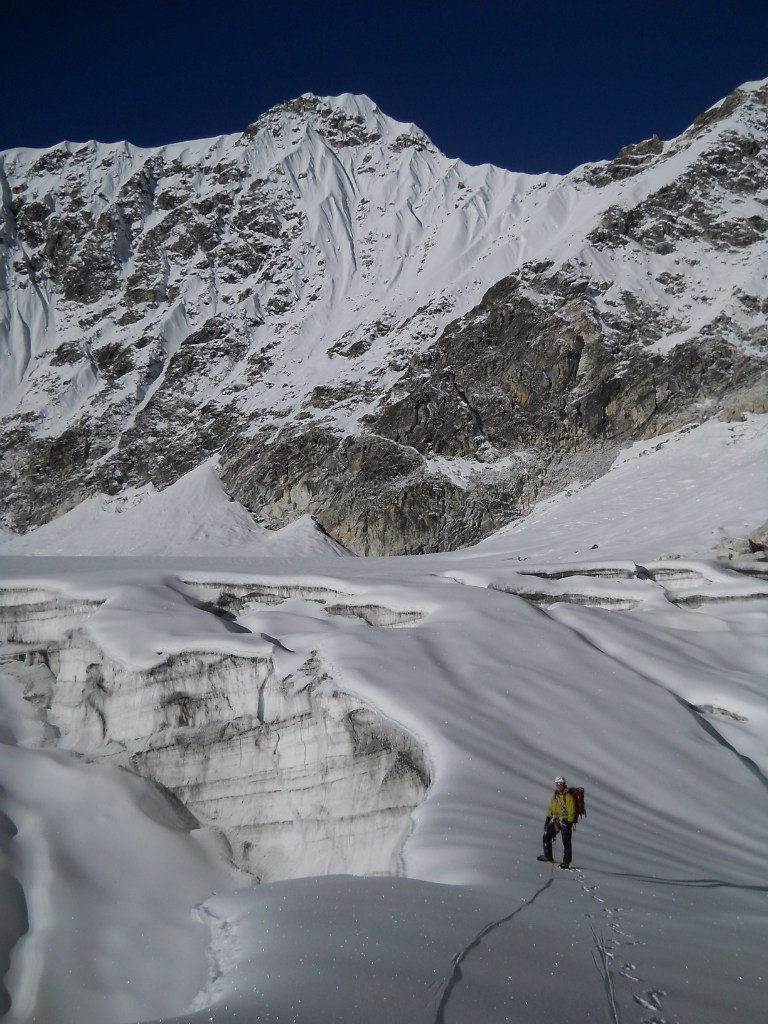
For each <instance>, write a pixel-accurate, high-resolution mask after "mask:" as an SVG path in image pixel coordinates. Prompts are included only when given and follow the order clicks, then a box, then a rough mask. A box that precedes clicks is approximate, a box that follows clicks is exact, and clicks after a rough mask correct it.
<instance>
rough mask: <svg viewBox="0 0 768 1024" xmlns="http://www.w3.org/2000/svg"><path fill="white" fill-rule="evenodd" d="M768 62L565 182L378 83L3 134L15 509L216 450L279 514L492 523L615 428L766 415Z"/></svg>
mask: <svg viewBox="0 0 768 1024" xmlns="http://www.w3.org/2000/svg"><path fill="white" fill-rule="evenodd" d="M767 137H768V85H766V84H765V83H756V84H752V85H748V86H745V87H743V88H742V89H741V90H738V91H737V92H735V93H734V94H733V95H732V96H730V97H728V98H727V99H726V100H724V101H723V102H722V103H721V104H719V105H718V106H717V107H715V108H713V109H712V110H711V111H708V112H707V113H706V114H704V115H703V116H702V117H701V118H698V119H697V120H696V122H694V124H693V125H692V126H691V128H690V129H689V130H688V131H687V132H685V133H684V134H683V135H682V136H681V137H680V138H678V139H676V140H673V141H672V142H666V143H665V142H662V141H661V140H659V139H658V138H655V137H654V138H653V139H651V140H648V141H647V142H643V143H640V144H638V145H634V146H628V147H626V148H625V149H623V150H622V151H621V152H620V153H619V154H618V156H617V157H616V159H615V160H614V161H611V162H608V163H604V164H599V165H594V166H587V167H584V168H580V169H577V170H576V171H574V172H573V173H572V174H570V175H567V176H565V177H562V178H560V177H555V176H541V177H530V176H526V175H515V174H511V173H508V172H504V171H501V170H498V169H496V168H493V167H489V166H485V167H481V168H471V167H468V166H466V165H464V164H462V163H461V162H459V161H452V160H449V159H448V158H446V157H444V156H443V155H442V154H440V153H439V152H438V151H437V150H436V149H435V148H434V147H433V146H432V145H431V143H430V142H429V140H428V139H427V138H426V137H425V136H424V134H423V133H422V132H420V131H419V130H418V129H417V128H415V127H414V126H413V125H405V124H400V123H397V122H394V121H392V120H391V119H389V118H387V117H385V116H384V115H383V114H382V113H381V112H380V111H379V110H378V109H377V108H376V107H375V106H374V105H373V104H372V103H370V101H368V100H367V99H366V98H365V97H352V96H343V97H337V98H327V99H319V98H317V97H314V96H304V97H301V98H300V99H298V100H295V101H293V102H291V103H287V104H284V105H282V106H280V107H277V108H275V109H274V110H272V111H270V112H268V113H267V114H265V115H264V116H263V117H262V118H260V119H259V120H258V121H257V122H256V123H255V124H254V125H252V126H251V127H250V128H248V129H247V130H246V131H245V132H244V133H242V135H237V136H229V137H222V138H219V139H214V140H206V141H203V142H199V143H191V144H189V145H179V146H172V147H166V148H164V149H160V150H154V151H142V150H137V149H135V148H134V147H131V146H129V145H127V144H124V145H119V146H103V145H99V144H96V143H88V144H86V145H83V146H75V145H72V144H69V143H66V144H62V145H61V146H58V147H55V148H54V149H52V150H49V151H45V152H39V151H36V152H33V151H24V150H18V151H12V152H8V153H5V154H2V155H1V156H0V185H2V213H3V224H2V228H1V229H0V235H1V236H2V258H1V259H0V281H1V283H2V292H1V293H0V344H1V345H2V351H3V367H4V371H3V374H2V383H0V402H1V404H0V413H1V414H2V421H1V426H0V429H1V430H2V435H1V437H0V444H1V445H2V459H1V460H0V490H1V491H2V493H3V495H4V506H3V522H4V525H6V526H7V527H10V528H12V529H15V530H17V531H25V530H27V529H29V528H30V527H34V526H35V525H38V524H40V523H42V522H45V521H48V520H49V519H50V518H52V517H54V516H55V515H57V514H60V513H61V512H63V511H65V510H67V509H68V508H71V507H73V506H74V505H76V504H77V503H78V502H79V501H81V500H82V499H83V498H84V497H86V496H88V495H89V494H92V493H94V492H95V491H98V490H102V491H105V492H108V493H119V492H120V490H121V489H122V488H124V487H125V486H126V485H129V484H137V483H144V482H146V481H152V482H153V483H155V484H156V485H158V486H163V485H165V484H167V483H170V482H172V481H174V480H175V479H177V478H178V477H179V476H181V475H182V474H183V473H185V472H187V471H189V470H190V469H192V468H194V467H195V466H196V465H198V464H199V463H200V462H201V461H203V460H205V459H207V458H212V457H214V456H215V457H218V458H219V459H220V465H221V475H222V479H223V482H224V484H225V486H226V487H227V489H228V490H229V491H230V493H232V494H233V495H234V496H235V497H237V498H238V499H239V500H240V501H242V502H243V503H244V504H246V505H247V506H248V507H249V508H250V509H251V510H252V511H253V512H254V514H256V515H258V516H260V517H261V518H262V519H263V521H264V522H265V523H267V524H268V525H275V526H279V525H283V524H285V523H286V522H289V521H291V520H292V519H293V518H295V517H297V516H299V515H303V514H306V513H311V514H312V515H314V516H315V518H316V519H317V521H318V522H319V523H320V524H321V526H322V527H323V528H324V529H325V530H326V531H327V532H328V533H329V534H330V535H331V536H333V537H334V539H336V540H338V541H340V542H341V543H342V544H345V545H346V546H347V547H349V548H350V549H351V550H353V551H355V552H357V553H370V554H388V553H402V552H419V551H431V550H436V549H441V548H453V547H456V546H459V545H462V544H466V543H471V542H472V541H474V540H476V539H478V538H479V537H481V536H484V535H485V534H487V533H489V532H490V531H492V530H493V529H495V528H497V527H499V526H501V525H503V524H505V523H507V522H509V521H510V520H511V519H513V518H515V517H516V516H519V515H520V514H523V513H525V512H526V511H527V510H528V509H529V508H530V506H531V504H532V503H533V502H535V501H536V499H537V498H538V497H540V496H541V495H543V494H546V493H549V492H550V491H551V490H552V489H556V488H558V487H560V486H563V485H564V484H566V483H568V482H569V481H570V480H572V479H574V478H577V477H578V478H580V479H585V478H589V477H590V476H595V475H598V474H599V473H600V472H602V471H603V469H604V468H605V467H606V465H608V464H609V463H610V459H611V456H612V453H613V452H615V450H616V448H617V447H618V446H620V445H622V444H624V443H626V442H628V441H629V440H631V439H632V438H635V437H647V436H652V435H654V434H656V433H659V432H662V431H664V430H667V429H669V428H671V427H674V426H677V425H679V424H680V423H682V422H685V421H688V420H701V419H704V418H707V417H709V416H712V415H731V416H733V415H739V413H740V411H742V410H746V409H749V410H752V411H766V409H768V404H767V399H766V378H765V372H766V360H767V359H768V329H767V328H766V313H768V288H767V287H766V279H768V274H767V271H768V255H767V253H768V247H766V245H765V238H766V230H767V229H768V212H767V207H768V157H766V152H767V151H768V150H767V148H766V138H767Z"/></svg>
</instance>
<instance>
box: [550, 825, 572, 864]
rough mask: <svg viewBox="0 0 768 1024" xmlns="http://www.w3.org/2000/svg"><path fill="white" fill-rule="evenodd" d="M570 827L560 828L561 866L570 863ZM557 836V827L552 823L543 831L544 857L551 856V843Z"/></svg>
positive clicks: (562, 826) (563, 826)
mask: <svg viewBox="0 0 768 1024" xmlns="http://www.w3.org/2000/svg"><path fill="white" fill-rule="evenodd" d="M572 829H573V826H572V825H569V824H565V825H561V826H560V838H561V839H562V840H563V864H570V863H571V831H572ZM556 835H557V825H556V824H555V823H554V822H550V823H549V825H547V827H546V828H545V829H544V836H543V842H544V856H545V857H551V856H552V841H553V840H554V838H555V836H556Z"/></svg>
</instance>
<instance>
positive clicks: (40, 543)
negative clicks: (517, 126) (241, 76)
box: [0, 83, 768, 1024]
mask: <svg viewBox="0 0 768 1024" xmlns="http://www.w3.org/2000/svg"><path fill="white" fill-rule="evenodd" d="M767 99H768V87H767V86H766V84H765V83H757V84H753V85H749V86H745V87H744V88H743V89H741V90H739V91H737V92H736V93H735V94H734V95H733V96H732V97H729V98H728V99H726V100H725V101H724V102H723V103H721V104H719V105H718V106H717V107H716V108H714V109H713V110H712V111H709V112H707V113H706V114H705V115H704V116H703V117H702V118H700V119H699V120H698V121H697V122H696V123H695V124H694V125H693V126H692V127H691V129H690V130H689V131H688V132H686V133H684V135H683V136H681V138H680V139H677V140H674V141H672V142H669V143H661V142H660V141H659V140H657V139H652V140H649V141H648V142H646V143H643V144H641V145H640V146H636V147H630V148H629V149H628V150H626V151H623V152H622V153H621V154H619V156H618V157H617V159H616V160H615V161H612V162H609V163H606V164H600V165H595V166H590V167H584V168H580V169H578V170H576V171H574V173H573V174H571V175H568V176H565V177H562V178H557V177H541V178H530V177H521V176H515V175H511V174H508V173H507V172H503V171H499V170H497V169H494V168H489V167H485V168H468V167H465V166H464V165H461V164H460V163H457V162H455V161H450V160H448V159H447V158H445V157H443V156H441V155H440V154H439V153H437V152H436V151H435V149H434V148H433V147H432V146H431V145H430V143H429V142H428V140H426V139H425V138H424V136H423V135H422V133H420V132H419V131H418V130H417V129H415V128H413V126H408V125H399V124H396V123H395V122H392V121H391V120H389V119H387V118H385V117H384V115H382V114H381V113H380V112H379V111H378V110H377V109H376V108H375V107H374V106H373V105H372V104H371V103H370V102H369V101H368V100H365V99H363V98H358V97H349V96H345V97H340V98H337V99H325V100H321V99H317V98H316V97H311V96H306V97H302V98H301V99H300V100H297V101H294V102H292V103H289V104H286V105H284V106H282V107H279V108H276V109H275V110H274V111H271V112H270V113H268V114H267V115H265V117H264V118H262V119H261V120H260V121H259V122H257V123H256V125H254V126H253V127H252V128H251V129H249V130H248V131H247V132H245V133H244V134H243V135H241V136H234V137H229V138H225V139H218V140H212V141H207V142H203V143H195V144H190V145H189V146H175V147H169V148H166V149H162V150H157V151H152V152H147V151H143V152H142V151H137V150H135V149H132V148H131V147H129V146H106V147H105V146H99V145H96V144H90V145H87V146H84V147H83V146H70V145H64V146H61V147H55V148H54V149H53V150H50V151H47V152H45V153H39V152H36V153H30V152H27V151H16V152H13V153H6V154H4V155H3V156H2V175H3V178H2V180H3V210H4V215H5V218H6V220H5V226H4V228H3V240H4V241H3V244H4V256H3V263H2V268H3V269H2V273H3V279H2V280H3V285H4V288H3V292H2V302H3V307H2V309H3V313H2V323H3V325H4V330H6V334H5V335H4V344H5V345H6V349H5V352H4V358H3V370H4V372H3V374H2V379H1V380H0V387H1V388H2V394H3V401H4V402H5V404H4V406H3V416H4V419H3V424H4V426H3V429H4V431H5V433H4V438H5V441H4V448H3V457H2V458H3V462H2V474H3V476H2V480H0V485H1V486H2V491H0V493H1V494H2V500H3V501H4V516H5V519H4V522H5V523H6V524H7V526H10V527H14V528H15V529H16V530H22V529H26V528H27V527H32V526H34V527H35V528H34V529H29V530H28V532H26V533H25V534H24V535H21V536H20V535H19V534H18V533H13V532H11V531H9V530H7V529H2V531H1V532H0V1014H2V1015H3V1017H4V1020H7V1022H8V1024H136V1022H139V1021H143V1022H149V1021H153V1022H157V1024H159V1022H161V1021H164V1022H165V1024H230V1022H231V1024H243V1022H244V1021H249V1022H251V1021H260V1020H263V1021H273V1022H276V1024H282V1022H287V1021H293V1022H298V1024H316V1022H317V1021H334V1022H338V1024H359V1022H360V1021H366V1022H368V1024H390V1022H391V1021H393V1020H395V1021H404V1022H408V1024H457V1022H460V1024H466V1022H473V1024H474V1022H477V1024H497V1022H499V1021H506V1020H510V1021H515V1022H516V1024H539V1022H540V1021H542V1020H554V1021H559V1022H561V1024H584V1022H587V1021H588V1022H598V1021H609V1022H611V1024H672V1022H679V1024H684V1022H686V1021H693V1020H695V1021H696V1022H697V1024H723V1022H724V1021H731V1020H732V1021H734V1022H741V1021H750V1022H752V1021H755V1020H760V1019H762V1017H761V1015H764V1003H765V936H766V934H767V922H768V917H767V915H766V902H765V897H766V885H765V850H766V844H768V815H766V813H765V809H766V801H765V797H766V786H767V785H768V782H767V778H768V757H767V756H766V745H765V736H766V728H767V727H768V699H767V694H766V679H767V678H768V642H767V638H768V619H767V618H766V611H765V609H766V601H768V574H767V573H766V565H765V557H766V550H768V529H766V527H765V526H764V527H763V529H762V530H760V529H758V527H759V526H760V524H761V523H763V522H764V520H765V514H766V509H768V474H766V473H765V465H766V463H767V462H768V431H766V429H765V423H766V417H765V404H764V403H765V393H764V390H762V389H763V388H764V377H763V376H762V375H763V374H764V368H765V340H766V335H765V312H766V285H765V269H766V268H765V261H766V247H765V245H764V238H763V236H764V233H765V227H766V222H765V220H764V219H763V214H764V211H765V204H766V201H767V200H768V191H767V188H768V179H767V178H766V157H765V145H764V143H765V135H766V131H765V127H766V123H765V118H766V100H767ZM6 368H12V372H5V370H6ZM225 488H226V489H225ZM227 491H229V493H227ZM238 499H239V500H238ZM537 499H538V500H537ZM529 506H533V507H532V511H531V512H530V514H529V515H527V516H526V517H524V518H519V512H520V511H521V510H527V509H528V507H529ZM249 510H253V511H256V512H258V513H259V515H260V516H261V518H262V520H263V521H262V522H257V521H256V520H255V518H254V515H253V514H252V512H251V511H249ZM501 524H505V525H503V528H502V529H500V530H495V527H497V526H499V525H501ZM265 525H269V526H280V527H281V528H280V529H278V530H268V529H265V528H264V527H265ZM493 530H495V532H493V533H492V535H491V536H488V537H485V539H483V540H482V541H481V542H480V543H477V544H475V545H473V546H470V547H466V548H464V549H462V550H452V551H440V552H436V553H432V554H424V555H416V556H413V557H409V558H364V557H363V558H355V557H351V556H350V550H349V549H352V550H354V551H355V552H357V553H360V552H370V551H389V552H395V551H409V552H412V551H418V550H419V549H427V548H436V547H443V548H450V547H455V546H457V545H458V544H461V543H462V542H465V541H467V540H470V539H473V538H477V537H480V536H484V535H485V534H487V533H489V532H491V531H493ZM337 541H341V542H342V543H343V545H344V546H341V545H340V544H339V543H337ZM718 550H720V552H721V553H728V554H741V555H742V556H743V557H741V558H739V559H736V560H732V561H724V560H719V561H718V560H717V559H716V558H715V554H716V552H717V551H718ZM561 772H564V773H565V774H566V776H567V777H568V779H569V781H570V782H571V783H572V784H577V785H578V784H580V785H583V786H584V787H586V792H587V806H588V816H587V818H586V820H584V821H582V822H581V823H580V824H579V825H578V826H577V829H576V835H575V840H574V849H575V859H574V863H573V866H572V870H571V871H567V872H566V871H561V870H560V869H559V868H558V867H557V866H556V865H554V864H552V865H551V864H543V863H540V862H539V861H537V860H536V854H537V853H539V851H540V850H541V830H542V823H543V819H544V814H545V811H546V806H547V803H548V801H549V798H550V795H551V791H552V782H553V780H554V777H555V775H557V774H559V773H561ZM556 849H557V850H558V852H559V849H560V847H559V843H558V844H557V846H556ZM260 883H261V884H260Z"/></svg>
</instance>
